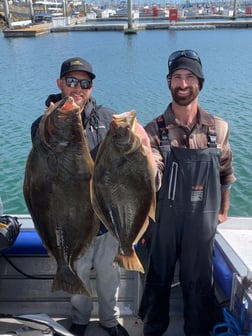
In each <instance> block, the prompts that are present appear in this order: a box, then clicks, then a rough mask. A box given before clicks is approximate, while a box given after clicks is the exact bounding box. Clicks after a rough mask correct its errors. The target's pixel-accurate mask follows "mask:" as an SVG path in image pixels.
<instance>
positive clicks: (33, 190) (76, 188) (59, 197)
mask: <svg viewBox="0 0 252 336" xmlns="http://www.w3.org/2000/svg"><path fill="white" fill-rule="evenodd" d="M93 167H94V162H93V160H92V158H91V156H90V152H89V148H88V145H87V141H86V137H85V133H84V129H83V126H82V120H81V114H80V108H79V107H78V106H77V105H76V104H75V102H74V100H73V99H72V98H71V97H66V98H64V99H63V100H61V101H60V102H59V103H57V104H55V105H53V104H52V106H50V107H49V108H48V109H47V110H46V111H45V113H44V115H43V117H42V119H41V121H40V124H39V128H38V130H37V134H36V136H35V139H34V141H33V147H32V150H31V152H30V154H29V156H28V159H27V163H26V170H25V178H24V198H25V201H26V204H27V207H28V210H29V212H30V214H31V217H32V219H33V222H34V226H35V229H36V230H37V232H38V234H39V236H40V237H41V240H42V242H43V244H44V246H45V248H46V249H47V251H48V253H49V254H50V255H52V256H53V257H54V258H55V260H56V262H57V272H56V274H55V278H54V280H53V284H52V291H57V290H63V291H66V292H69V293H71V294H84V295H87V296H90V294H89V292H88V290H87V288H86V286H85V284H84V283H83V281H82V280H81V279H80V278H79V276H78V275H77V273H76V271H75V269H74V262H75V261H76V259H77V258H78V257H80V256H81V255H83V254H84V253H85V252H86V250H87V248H88V247H89V245H90V243H91V241H92V239H93V238H94V237H95V235H96V233H97V232H98V228H99V222H98V219H97V220H95V216H94V211H93V208H92V205H91V199H90V181H91V177H92V174H93Z"/></svg>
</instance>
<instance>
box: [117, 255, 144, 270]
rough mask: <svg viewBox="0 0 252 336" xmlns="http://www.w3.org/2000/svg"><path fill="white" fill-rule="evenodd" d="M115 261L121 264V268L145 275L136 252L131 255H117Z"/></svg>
mask: <svg viewBox="0 0 252 336" xmlns="http://www.w3.org/2000/svg"><path fill="white" fill-rule="evenodd" d="M115 261H116V262H117V263H118V264H119V266H121V267H123V268H125V269H127V270H130V271H138V272H141V273H144V268H143V265H142V264H141V262H140V260H139V259H138V256H137V254H136V252H135V251H133V253H132V254H131V255H124V254H121V253H117V255H116V257H115Z"/></svg>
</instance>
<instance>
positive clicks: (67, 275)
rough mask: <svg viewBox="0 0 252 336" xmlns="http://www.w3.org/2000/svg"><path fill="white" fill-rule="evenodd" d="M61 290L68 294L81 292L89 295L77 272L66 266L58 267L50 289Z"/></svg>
mask: <svg viewBox="0 0 252 336" xmlns="http://www.w3.org/2000/svg"><path fill="white" fill-rule="evenodd" d="M59 290H63V291H64V292H67V293H70V294H82V295H86V296H88V297H91V295H90V293H89V291H88V290H87V288H86V286H85V284H84V283H83V281H82V280H81V279H80V277H79V276H78V275H77V273H76V272H75V271H74V270H73V269H71V268H70V267H67V266H61V267H58V269H57V273H56V275H55V278H54V280H53V284H52V291H53V292H55V291H59Z"/></svg>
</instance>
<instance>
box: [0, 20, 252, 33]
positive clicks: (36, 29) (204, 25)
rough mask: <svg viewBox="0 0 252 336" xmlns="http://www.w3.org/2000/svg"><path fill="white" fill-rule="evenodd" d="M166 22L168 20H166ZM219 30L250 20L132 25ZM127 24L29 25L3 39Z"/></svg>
mask: <svg viewBox="0 0 252 336" xmlns="http://www.w3.org/2000/svg"><path fill="white" fill-rule="evenodd" d="M167 21H168V20H167ZM215 28H216V29H221V28H226V29H230V28H239V29H241V28H252V20H251V21H248V20H239V21H236V20H223V21H222V20H221V21H220V20H218V21H216V20H213V21H210V22H209V21H207V22H199V21H193V22H186V23H185V22H176V23H171V22H154V23H141V21H137V22H135V23H134V24H133V29H134V31H136V32H137V31H140V30H154V29H167V30H168V29H170V30H189V29H191V30H196V29H215ZM127 29H128V24H127V23H109V22H107V23H104V21H103V22H102V23H100V22H99V21H98V20H96V21H95V22H93V21H92V22H88V21H87V22H85V23H81V24H76V23H74V24H67V25H64V26H58V27H53V25H52V24H51V23H50V24H48V23H45V24H41V25H30V26H28V27H20V28H18V27H15V28H7V29H4V30H3V34H4V37H36V36H39V35H43V34H48V33H62V32H75V31H78V32H80V31H107V32H109V31H119V32H127Z"/></svg>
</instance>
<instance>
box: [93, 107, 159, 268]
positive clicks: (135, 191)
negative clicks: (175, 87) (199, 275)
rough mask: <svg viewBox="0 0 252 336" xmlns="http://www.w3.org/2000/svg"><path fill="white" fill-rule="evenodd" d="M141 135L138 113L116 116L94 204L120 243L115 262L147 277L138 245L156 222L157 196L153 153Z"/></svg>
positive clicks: (102, 153)
mask: <svg viewBox="0 0 252 336" xmlns="http://www.w3.org/2000/svg"><path fill="white" fill-rule="evenodd" d="M140 131H141V133H142V134H143V132H144V133H145V131H144V129H143V128H142V127H141V126H140V125H139V124H137V122H136V112H135V111H134V110H132V111H129V112H125V113H122V114H119V115H114V116H113V119H112V121H111V124H110V129H109V130H108V132H107V135H106V137H105V138H104V140H103V142H102V144H101V145H100V148H99V152H98V154H97V157H96V160H95V167H94V175H93V179H92V183H91V185H92V186H91V201H92V204H93V208H94V211H95V212H96V214H97V215H98V217H99V218H100V219H101V221H102V222H103V223H104V225H105V226H106V227H107V229H108V230H109V231H110V232H111V233H112V234H113V235H114V237H116V238H117V239H118V241H119V243H120V247H119V252H118V254H117V255H116V257H115V261H117V262H118V264H119V265H120V266H121V267H124V268H126V269H128V270H136V271H140V272H142V273H144V268H143V266H142V264H141V262H140V261H139V259H138V257H137V255H136V253H135V250H134V244H135V243H136V242H138V240H139V239H140V238H141V236H142V235H143V233H144V231H145V230H146V229H147V226H148V224H149V216H150V217H151V218H152V219H153V220H154V217H155V207H156V198H155V195H156V194H155V193H156V192H155V173H154V171H155V169H154V165H153V161H152V159H151V153H150V149H149V148H147V147H146V146H145V145H144V142H143V141H142V140H141V137H140V136H138V133H139V132H140ZM142 134H141V135H142ZM145 135H146V137H147V138H148V136H147V134H146V133H145Z"/></svg>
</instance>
